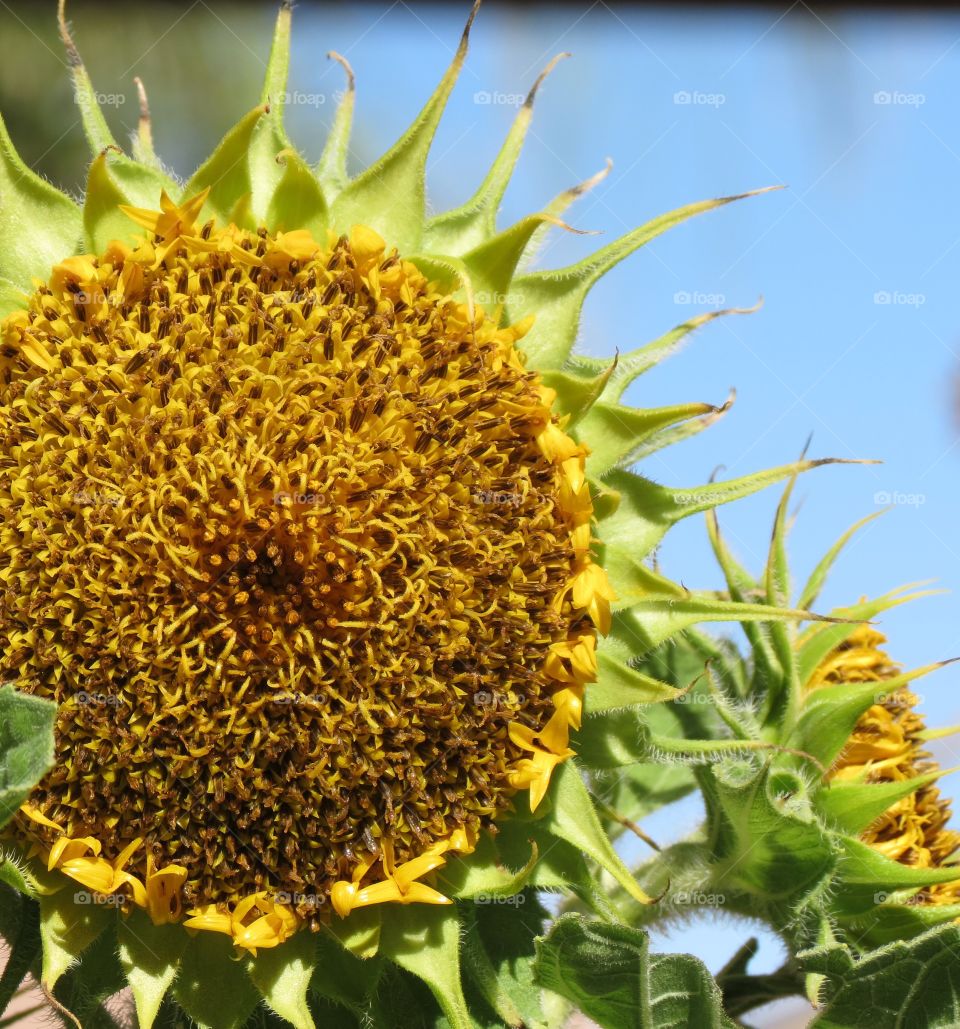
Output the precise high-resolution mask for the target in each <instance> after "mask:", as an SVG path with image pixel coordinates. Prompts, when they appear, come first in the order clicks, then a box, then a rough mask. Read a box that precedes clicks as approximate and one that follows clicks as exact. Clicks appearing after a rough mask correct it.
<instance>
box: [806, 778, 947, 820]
mask: <svg viewBox="0 0 960 1029" xmlns="http://www.w3.org/2000/svg"><path fill="white" fill-rule="evenodd" d="M954 771H956V769H952V768H939V769H937V770H936V771H935V772H928V773H927V774H926V775H917V776H914V777H913V778H911V779H904V780H902V781H900V780H890V781H889V782H871V783H855V782H834V783H830V784H829V786H828V787H827V788H825V789H823V790H821V791H820V793H819V795H818V796H817V806H818V807H819V809H820V810H821V811H822V812H823V813H824V815H825V816H826V817H827V818H828V819H830V821H831V822H832V823H833V824H834V825H835V826H836V827H837V828H838V829H840V830H841V831H843V832H848V833H862V832H863V831H864V830H865V829H866V828H867V827H868V826H870V825H871V824H872V823H873V822H875V821H876V820H877V819H878V818H879V817H880V816H881V815H882V814H883V813H884V812H885V811H887V810H888V809H889V808H891V807H893V805H894V804H896V803H897V802H898V801H900V800H903V799H904V797H908V796H910V794H911V793H914V792H915V791H917V790H919V789H921V788H922V787H924V786H929V785H930V784H931V783H935V782H936V781H937V780H938V779H940V778H942V777H943V776H945V775H950V774H951V772H954Z"/></svg>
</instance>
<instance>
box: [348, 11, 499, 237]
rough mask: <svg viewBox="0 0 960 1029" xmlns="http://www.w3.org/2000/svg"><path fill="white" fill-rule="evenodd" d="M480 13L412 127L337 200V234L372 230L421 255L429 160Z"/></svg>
mask: <svg viewBox="0 0 960 1029" xmlns="http://www.w3.org/2000/svg"><path fill="white" fill-rule="evenodd" d="M478 7H479V2H477V3H475V4H474V8H473V10H472V11H471V12H470V18H469V20H468V21H467V26H466V28H465V29H464V31H463V37H462V39H461V41H460V46H459V47H458V48H457V53H456V56H455V57H454V59H453V63H452V64H451V65H450V67H449V69H448V70H447V73H446V75H444V77H443V80H442V81H441V83H440V85H439V86H438V87H437V90H436V92H435V93H434V94H433V96H432V97H430V99H429V100H428V101H427V104H426V106H425V107H424V108H423V110H422V111H421V112H420V114H419V115H417V117H416V119H415V120H414V122H413V124H412V125H411V126H410V128H409V129H407V131H406V132H405V133H404V134H403V135H402V136H401V137H400V139H399V140H398V141H397V142H396V143H395V144H394V145H393V146H392V147H391V148H390V149H389V150H388V151H387V152H386V153H385V154H384V155H383V157H381V158H380V159H379V160H378V161H376V162H375V163H374V164H372V165H371V166H370V167H369V168H367V169H366V171H363V172H361V173H360V174H359V175H358V176H357V177H356V178H355V179H353V180H352V181H351V182H350V183H348V184H347V185H346V186H345V187H344V189H343V190H342V191H341V192H340V193H339V195H338V196H337V197H336V199H335V200H334V202H333V211H332V222H333V227H334V229H335V230H336V231H338V232H348V231H349V229H350V227H351V226H352V225H368V226H370V228H372V229H375V230H376V231H377V232H379V233H380V235H381V236H383V238H384V239H385V240H386V241H387V243H388V245H390V246H395V247H397V248H398V249H399V250H400V251H401V252H406V253H416V252H417V251H419V250H420V249H421V238H422V233H423V223H424V213H425V211H426V189H425V184H424V178H425V173H426V166H427V154H428V152H429V150H430V144H431V142H432V141H433V136H434V133H435V132H436V131H437V125H438V124H439V123H440V116H441V115H442V114H443V110H444V108H445V107H446V104H447V100H448V98H449V96H450V93H451V92H452V90H453V87H454V84H455V83H456V81H457V77H458V76H459V74H460V68H461V67H462V65H463V61H464V58H465V57H466V55H467V43H468V40H469V37H470V27H471V25H472V24H473V19H474V17H475V16H476V13H477V9H478Z"/></svg>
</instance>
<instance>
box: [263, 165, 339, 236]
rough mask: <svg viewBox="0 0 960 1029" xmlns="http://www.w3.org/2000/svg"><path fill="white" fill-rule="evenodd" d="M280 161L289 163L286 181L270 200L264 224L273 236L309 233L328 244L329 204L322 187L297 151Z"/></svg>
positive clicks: (281, 182) (284, 180)
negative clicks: (299, 231)
mask: <svg viewBox="0 0 960 1029" xmlns="http://www.w3.org/2000/svg"><path fill="white" fill-rule="evenodd" d="M278 160H283V161H284V163H285V168H284V172H283V178H282V179H281V180H280V182H279V184H278V185H277V188H276V190H275V192H274V194H273V197H272V198H271V200H270V207H269V210H268V211H267V217H266V221H265V222H264V224H265V225H266V227H267V228H268V229H269V230H270V231H271V232H290V231H292V230H293V229H307V230H308V231H309V232H310V234H311V235H312V236H313V238H314V239H315V240H317V242H319V243H321V244H322V243H325V242H326V238H327V216H328V215H327V202H326V200H325V199H324V196H323V190H321V188H320V183H319V182H317V180H316V178H315V177H314V175H313V172H312V171H311V170H310V169H309V168H308V167H307V165H306V163H305V162H304V160H303V158H302V157H300V155H299V154H297V153H296V152H295V151H293V150H286V151H284V152H283V153H282V154H281V155H280V157H278Z"/></svg>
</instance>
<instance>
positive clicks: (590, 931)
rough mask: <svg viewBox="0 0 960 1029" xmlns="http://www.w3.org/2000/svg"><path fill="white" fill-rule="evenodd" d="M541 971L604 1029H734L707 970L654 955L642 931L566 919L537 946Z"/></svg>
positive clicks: (691, 961)
mask: <svg viewBox="0 0 960 1029" xmlns="http://www.w3.org/2000/svg"><path fill="white" fill-rule="evenodd" d="M534 971H535V974H536V976H537V978H538V980H539V982H540V983H541V984H542V985H543V986H545V987H546V988H547V989H549V990H553V991H554V992H556V993H559V994H560V995H561V996H563V997H566V998H567V999H569V1000H571V1001H572V1002H573V1003H574V1004H576V1006H577V1007H578V1008H580V1010H581V1011H583V1013H584V1014H585V1015H587V1017H588V1018H591V1019H593V1020H594V1021H595V1022H596V1023H597V1024H598V1025H600V1026H602V1027H603V1029H668V1027H670V1029H674V1027H677V1026H697V1027H698V1029H711V1027H712V1029H733V1025H734V1023H733V1022H731V1021H730V1019H728V1018H727V1017H726V1016H725V1015H724V1013H723V1009H722V1007H721V998H720V991H719V990H718V989H717V986H716V983H714V981H713V980H712V979H711V978H710V973H709V972H708V971H707V970H706V968H705V967H704V966H703V964H702V963H701V962H700V961H699V960H698V959H697V958H695V957H692V956H691V955H689V954H651V953H650V940H649V937H648V936H647V934H646V933H645V932H643V931H642V930H640V929H631V928H629V927H627V926H623V925H609V924H607V923H604V922H596V921H589V920H587V919H585V918H582V917H580V916H578V915H563V916H562V917H561V918H560V919H558V920H557V922H556V924H555V925H554V926H553V928H552V929H551V930H550V932H549V933H548V934H547V936H546V937H544V938H541V939H539V940H537V960H536V964H535V966H534Z"/></svg>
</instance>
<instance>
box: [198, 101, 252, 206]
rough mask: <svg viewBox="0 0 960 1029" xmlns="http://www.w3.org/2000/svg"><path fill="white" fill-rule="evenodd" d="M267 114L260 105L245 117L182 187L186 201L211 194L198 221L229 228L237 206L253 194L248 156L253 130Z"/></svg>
mask: <svg viewBox="0 0 960 1029" xmlns="http://www.w3.org/2000/svg"><path fill="white" fill-rule="evenodd" d="M266 113H267V108H266V106H265V105H261V106H259V107H255V108H254V109H253V110H252V111H250V112H249V114H246V115H244V117H243V118H241V119H240V121H239V122H237V124H236V125H234V127H233V128H232V129H231V130H230V131H229V132H228V133H227V134H226V135H225V136H224V137H223V140H222V141H221V143H220V145H219V146H218V147H217V149H216V150H214V152H213V153H212V154H211V155H210V157H209V158H207V160H206V161H205V162H204V163H203V164H202V165H201V166H200V167H199V168H198V169H197V170H196V172H194V174H193V176H192V177H191V179H190V181H189V182H188V183H187V185H186V186H185V187H184V190H183V194H184V196H187V197H191V196H195V195H196V194H197V193H202V192H203V190H205V189H209V190H210V195H209V196H208V197H207V202H206V203H205V204H204V206H203V212H202V214H201V217H205V218H216V219H217V220H218V221H219V222H220V223H221V224H224V225H225V224H228V223H229V222H230V219H231V215H232V214H233V210H234V208H235V207H236V205H237V203H238V202H239V201H240V200H241V199H242V198H243V197H245V196H247V195H248V194H250V193H251V191H252V190H253V183H252V178H251V173H250V163H249V160H248V154H249V152H250V143H251V140H252V138H253V133H254V130H255V129H256V127H257V124H258V123H259V121H260V119H261V118H263V116H264V115H265V114H266Z"/></svg>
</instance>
